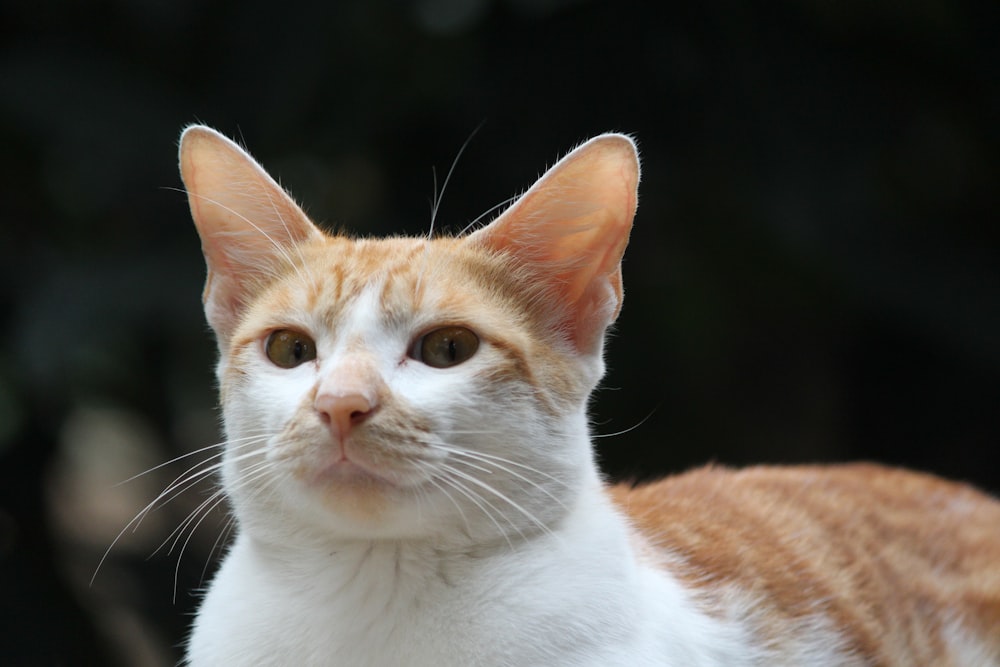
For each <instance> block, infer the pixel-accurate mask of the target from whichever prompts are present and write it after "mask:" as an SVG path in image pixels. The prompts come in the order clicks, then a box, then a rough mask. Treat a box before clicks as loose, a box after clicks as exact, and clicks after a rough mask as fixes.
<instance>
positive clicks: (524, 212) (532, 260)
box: [469, 134, 639, 353]
mask: <svg viewBox="0 0 1000 667" xmlns="http://www.w3.org/2000/svg"><path fill="white" fill-rule="evenodd" d="M638 186H639V156H638V153H637V151H636V148H635V144H634V143H633V141H632V140H631V139H630V138H629V137H627V136H625V135H622V134H604V135H601V136H598V137H595V138H594V139H591V140H590V141H588V142H586V143H584V144H583V145H581V146H580V147H578V148H577V149H576V150H574V151H572V152H571V153H570V154H569V155H567V156H566V157H564V158H563V159H562V160H560V161H559V162H558V163H556V165H555V166H553V167H552V168H551V169H549V170H548V171H547V172H546V173H545V174H544V175H543V176H542V177H541V178H540V179H539V180H538V181H537V182H536V183H535V184H534V185H533V186H532V187H531V188H530V189H529V190H528V191H527V192H526V193H525V194H524V195H523V196H522V197H521V198H520V199H518V200H517V202H515V203H514V204H513V205H512V206H511V207H510V208H508V209H507V210H506V211H504V212H503V214H502V215H500V217H498V218H497V219H496V220H494V221H493V222H492V223H490V224H489V225H487V226H486V227H484V228H483V229H480V230H478V231H476V232H475V233H473V234H471V235H470V236H469V242H470V243H475V244H480V245H482V246H485V247H487V248H490V249H493V250H495V251H499V252H502V253H507V254H511V255H513V257H514V260H515V262H517V263H518V264H520V265H522V266H523V267H524V268H527V269H528V272H529V274H530V275H531V276H532V279H537V280H539V281H541V282H542V283H543V284H544V288H545V289H544V290H543V294H544V297H543V298H544V300H545V301H546V302H547V303H545V304H543V308H545V310H546V312H547V313H550V314H551V316H552V317H554V318H556V320H557V321H556V322H554V326H556V327H557V328H559V329H560V330H561V331H562V332H564V334H565V335H567V336H568V338H569V339H570V340H571V341H572V343H573V344H574V346H575V347H576V348H577V350H578V351H580V352H583V353H596V352H598V351H600V346H601V342H602V341H603V337H604V331H605V329H607V327H608V326H609V325H610V324H611V323H612V322H613V321H614V320H615V318H616V317H617V316H618V312H619V311H620V310H621V304H622V273H621V260H622V255H623V254H624V252H625V246H626V245H628V237H629V232H630V231H631V229H632V218H633V217H634V216H635V208H636V202H637V199H638Z"/></svg>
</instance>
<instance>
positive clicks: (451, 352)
mask: <svg viewBox="0 0 1000 667" xmlns="http://www.w3.org/2000/svg"><path fill="white" fill-rule="evenodd" d="M457 358H458V346H457V345H455V339H454V338H449V339H448V359H450V360H451V361H455V359H457Z"/></svg>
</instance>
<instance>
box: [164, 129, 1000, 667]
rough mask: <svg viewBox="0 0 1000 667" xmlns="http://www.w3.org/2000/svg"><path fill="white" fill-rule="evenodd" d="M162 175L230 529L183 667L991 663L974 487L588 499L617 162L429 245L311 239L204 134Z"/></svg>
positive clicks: (602, 160) (741, 482)
mask: <svg viewBox="0 0 1000 667" xmlns="http://www.w3.org/2000/svg"><path fill="white" fill-rule="evenodd" d="M180 166H181V175H182V180H183V182H184V184H185V187H186V190H187V193H188V197H189V203H190V207H191V212H192V216H193V218H194V222H195V225H196V227H197V230H198V232H199V234H200V237H201V241H202V249H203V251H204V256H205V260H206V263H207V265H208V279H207V282H206V287H205V292H204V306H205V313H206V317H207V319H208V322H209V324H210V325H211V327H212V329H213V330H214V332H215V335H216V338H217V341H218V346H219V363H218V367H217V376H218V382H219V388H220V396H221V398H220V400H221V405H222V411H223V418H224V426H225V434H226V437H227V443H228V444H227V445H226V448H225V451H224V456H223V462H222V464H221V477H222V481H221V484H222V489H223V490H224V492H225V494H226V495H227V496H228V499H229V502H230V504H231V508H232V512H233V515H234V517H235V521H236V524H237V529H236V535H235V539H234V541H233V542H232V544H231V546H230V547H229V548H228V551H227V553H226V554H225V556H224V558H223V561H222V563H221V566H220V569H219V570H218V572H217V573H216V575H215V576H214V578H213V580H212V581H211V583H210V585H209V587H208V590H207V593H206V594H205V597H204V599H203V600H202V601H201V604H200V609H199V611H198V613H197V616H196V619H195V622H194V625H193V630H192V633H191V636H190V639H189V642H188V645H187V656H186V660H187V662H188V664H190V665H193V666H195V667H203V666H207V665H212V666H215V665H227V666H233V665H254V666H261V665H297V666H302V665H335V666H344V667H366V666H372V667H376V666H380V667H388V666H397V665H409V666H413V667H450V666H454V667H470V666H489V667H501V666H504V667H526V666H528V667H530V666H545V667H571V666H572V667H615V666H620V667H625V666H628V667H641V666H653V665H655V666H681V667H691V666H696V665H797V666H799V665H810V666H815V665H1000V503H998V502H997V501H996V500H994V499H991V498H990V497H988V496H987V495H985V494H983V493H981V492H979V491H976V490H974V489H972V488H970V487H968V486H965V485H962V484H959V483H954V482H948V481H944V480H941V479H938V478H935V477H932V476H929V475H925V474H920V473H915V472H905V471H901V470H896V469H891V468H886V467H880V466H878V465H875V464H857V465H831V466H801V467H795V466H789V467H752V468H747V469H743V470H730V469H726V468H723V467H718V466H712V467H707V468H702V469H698V470H694V471H691V472H688V473H685V474H680V475H677V476H673V477H668V478H666V479H665V480H662V481H660V482H656V483H651V484H647V485H642V486H638V487H636V488H631V487H630V486H628V485H618V486H610V485H608V484H606V483H605V482H604V480H603V479H602V477H601V474H600V473H599V471H598V468H597V465H596V464H595V460H594V455H593V452H592V448H591V442H590V436H589V428H588V420H587V402H588V398H589V395H590V393H591V391H592V390H593V389H594V387H595V385H596V384H597V382H598V381H599V380H600V378H601V376H602V374H603V372H604V362H603V357H602V355H603V348H604V340H605V333H606V329H607V328H608V327H609V325H611V323H612V322H613V321H614V320H615V319H616V317H617V315H618V312H619V310H620V308H621V306H622V272H621V261H622V256H623V253H624V251H625V246H626V244H627V242H628V238H629V234H630V230H631V226H632V221H633V217H634V214H635V210H636V204H637V192H638V183H639V160H638V154H637V151H636V148H635V144H634V143H633V141H632V140H631V139H630V138H629V137H626V136H623V135H620V134H606V135H602V136H598V137H596V138H594V139H591V140H590V141H588V142H586V143H584V144H582V145H580V146H579V147H577V148H576V149H575V150H573V151H572V152H570V153H569V154H568V155H567V156H566V157H564V158H563V159H562V160H560V161H559V162H558V163H557V164H555V165H554V166H553V167H552V168H551V169H549V170H548V171H547V172H546V173H545V174H544V175H543V176H542V177H541V178H540V179H539V180H538V181H537V182H536V183H535V184H534V185H533V186H532V187H531V188H530V189H529V190H527V191H526V192H525V193H524V194H523V195H522V196H521V197H520V198H518V199H517V200H516V201H515V203H513V204H512V205H511V206H509V207H508V208H507V210H506V211H505V212H503V213H502V214H501V215H499V216H498V217H497V218H496V219H495V220H493V221H492V222H491V223H489V224H487V225H485V226H482V227H481V228H479V229H476V230H475V231H472V232H471V233H462V234H459V235H457V236H454V237H449V236H440V237H435V238H430V237H428V238H385V239H353V238H348V237H346V236H343V235H332V234H328V233H326V232H323V231H321V230H320V229H319V228H318V227H317V226H316V225H315V224H313V223H312V222H311V221H310V220H309V218H308V217H307V216H306V215H305V213H303V211H302V209H300V208H299V206H298V205H297V204H296V203H295V202H294V201H293V200H292V198H291V197H290V196H289V195H288V194H287V193H286V192H285V191H283V190H282V188H281V187H279V186H278V185H277V183H276V182H275V181H274V180H272V179H271V178H270V177H269V176H268V175H267V173H266V172H265V171H264V170H263V169H262V168H261V167H260V166H259V165H258V164H257V163H256V162H255V161H254V160H253V159H252V158H251V157H250V156H249V155H248V154H247V153H246V152H245V151H244V150H243V149H242V148H240V147H239V146H237V145H236V144H235V143H233V142H232V141H230V140H229V139H227V138H225V137H224V136H222V135H221V134H219V133H217V132H216V131H214V130H212V129H209V128H207V127H204V126H197V125H196V126H190V127H188V128H187V129H186V130H185V131H184V133H183V135H182V138H181V144H180Z"/></svg>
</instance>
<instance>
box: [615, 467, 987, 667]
mask: <svg viewBox="0 0 1000 667" xmlns="http://www.w3.org/2000/svg"><path fill="white" fill-rule="evenodd" d="M610 493H611V495H612V497H613V499H614V500H615V502H616V503H617V504H618V505H619V506H620V507H621V508H622V509H623V510H624V511H625V513H626V514H627V515H628V516H629V517H630V518H631V520H632V522H633V525H634V526H635V527H636V528H637V529H638V531H639V532H640V533H641V534H642V536H643V537H644V538H645V543H646V544H648V545H649V546H652V547H653V551H652V552H650V553H649V554H648V555H649V556H650V557H653V558H658V559H660V561H661V562H662V563H663V566H664V567H667V568H669V569H670V571H671V572H672V574H673V575H674V576H676V577H677V578H678V579H679V580H680V581H681V582H682V583H683V584H684V585H685V586H686V587H687V588H688V589H689V590H691V591H692V592H693V594H694V595H695V597H696V599H698V600H700V601H701V602H703V603H704V604H705V605H706V608H708V609H709V611H710V613H716V614H719V615H726V616H732V615H733V614H736V615H737V616H743V617H745V619H746V621H747V622H748V623H749V624H750V625H751V626H752V627H753V628H754V630H755V631H756V632H759V633H760V636H762V637H764V638H766V639H768V640H769V641H774V642H777V643H779V644H780V643H781V642H782V641H784V640H785V638H786V637H787V636H788V634H789V629H790V628H794V627H799V628H802V627H808V626H810V624H815V623H820V624H821V625H827V626H829V627H830V628H832V629H833V630H835V631H836V632H837V633H839V634H840V636H841V637H842V638H843V640H844V642H845V643H846V645H847V646H846V648H848V649H849V650H850V651H851V652H853V653H854V654H855V655H857V656H859V657H860V658H862V662H863V664H878V665H881V664H886V665H890V664H892V665H895V664H935V665H947V664H955V665H997V664H1000V502H998V501H997V500H996V499H993V498H991V497H989V496H987V495H986V494H983V493H981V492H979V491H977V490H975V489H973V488H972V487H969V486H967V485H964V484H959V483H955V482H949V481H945V480H942V479H939V478H936V477H933V476H930V475H925V474H920V473H914V472H907V471H902V470H897V469H892V468H886V467H881V466H877V465H868V464H857V465H843V466H800V467H754V468H747V469H744V470H729V469H726V468H719V467H707V468H701V469H698V470H694V471H692V472H688V473H686V474H683V475H677V476H674V477H670V478H667V479H665V480H662V481H660V482H657V483H654V484H648V485H643V486H639V487H636V488H631V487H629V486H625V485H619V486H616V487H613V488H611V489H610Z"/></svg>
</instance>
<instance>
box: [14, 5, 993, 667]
mask: <svg viewBox="0 0 1000 667" xmlns="http://www.w3.org/2000/svg"><path fill="white" fill-rule="evenodd" d="M668 7H671V6H670V5H662V4H660V3H637V2H630V1H628V0H622V1H619V2H600V1H597V0H594V1H585V0H541V1H532V0H410V1H408V2H405V1H399V2H335V1H334V2H311V3H310V2H305V3H274V2H264V1H261V0H243V1H242V2H196V1H195V0H134V1H130V2H126V1H124V0H122V1H119V2H114V1H109V0H98V1H96V2H87V3H81V2H73V1H71V0H30V1H29V0H24V1H17V0H14V1H11V0H5V2H4V3H3V4H2V5H0V35H2V41H0V146H2V151H3V160H2V162H0V169H2V173H0V176H2V178H0V183H2V186H0V187H2V197H0V223H2V227H0V318H2V319H0V322H2V326H0V586H2V589H0V590H2V591H3V593H2V594H0V614H2V619H0V662H3V663H4V664H7V665H87V664H99V665H104V664H108V665H115V664H119V665H170V664H173V663H174V662H175V661H176V660H177V659H178V657H179V654H180V653H179V648H178V645H179V642H181V641H182V638H183V634H184V630H185V628H186V626H187V624H188V622H189V614H190V613H191V611H192V609H193V606H194V603H195V601H196V597H195V595H194V594H193V593H192V591H193V590H194V589H196V588H197V587H198V586H199V585H200V582H201V581H202V580H203V578H204V577H205V576H206V574H210V573H211V571H212V567H213V547H214V553H215V554H217V553H218V545H217V544H216V539H217V538H218V537H219V535H220V532H221V531H222V527H223V525H224V521H225V517H224V515H221V514H220V513H215V514H213V515H212V516H210V517H209V518H208V519H206V520H205V521H204V522H203V523H202V524H201V525H200V526H199V527H198V528H197V530H194V531H193V536H192V537H191V538H190V541H189V542H187V540H188V535H189V534H192V531H190V530H187V529H185V530H182V531H181V533H180V534H181V537H180V540H179V541H178V542H177V543H176V544H174V548H173V549H172V553H167V551H168V550H170V547H171V542H172V541H173V536H172V534H171V531H172V530H174V529H175V528H177V527H178V526H180V525H181V522H182V521H183V520H184V518H185V517H186V516H188V514H189V512H191V511H192V510H194V509H195V508H196V507H197V506H198V504H199V503H201V502H202V501H204V500H206V499H207V498H209V496H208V495H207V494H208V493H209V491H208V490H205V489H193V490H191V491H189V492H187V493H185V494H182V495H181V496H180V497H178V498H176V499H174V500H172V501H171V502H169V503H167V504H166V505H165V506H164V507H162V508H161V509H159V510H157V511H156V512H152V513H150V514H149V516H148V517H147V519H146V520H145V521H144V522H143V523H142V525H141V527H140V528H139V529H138V530H136V531H135V532H132V531H131V530H129V531H126V532H125V533H124V534H123V535H122V538H121V539H120V540H119V541H118V542H117V543H116V545H115V547H114V548H113V549H112V550H111V552H110V554H109V556H108V558H107V559H106V560H105V561H104V563H103V565H102V566H101V569H100V572H99V573H98V575H97V577H96V580H95V581H94V583H93V584H92V585H91V584H90V583H89V581H90V579H91V576H92V575H93V574H94V572H95V570H96V568H97V565H98V562H99V561H100V559H101V556H102V554H103V552H104V551H105V549H106V548H107V547H108V546H109V545H110V544H111V543H112V542H113V541H114V540H115V536H116V535H117V534H118V532H119V531H120V530H121V529H122V528H124V527H125V526H126V525H127V524H128V522H129V520H130V519H132V518H133V517H134V516H135V515H136V514H137V512H138V511H139V510H140V509H141V508H142V507H143V506H144V505H145V504H146V503H148V502H150V501H151V500H153V498H155V496H156V494H157V493H158V492H159V491H160V490H162V489H163V488H164V487H165V486H166V485H167V484H168V483H169V481H170V480H171V479H173V478H174V477H175V476H176V475H178V474H181V473H182V472H183V471H184V470H185V469H186V468H187V467H188V465H189V464H186V463H185V461H188V459H184V460H181V461H178V462H177V463H174V464H172V465H170V466H166V467H164V468H161V469H155V470H153V471H152V472H151V473H149V474H148V475H145V476H143V477H140V478H139V479H137V480H134V481H131V482H128V483H126V484H119V482H122V481H123V480H126V479H128V478H129V477H131V476H133V475H135V474H137V473H139V472H142V471H143V470H146V469H149V468H152V467H153V466H156V465H157V464H158V463H161V462H164V461H167V460H169V459H172V458H174V457H176V456H179V455H181V454H183V453H185V452H190V451H192V450H195V449H197V448H200V447H204V446H206V445H210V444H212V443H214V442H216V441H217V439H218V432H217V415H216V412H215V397H214V395H213V376H212V371H211V366H212V363H213V357H214V344H213V342H212V340H211V338H210V336H209V333H208V330H207V327H206V326H205V324H204V321H203V319H202V314H201V306H200V298H199V297H200V291H201V283H202V280H203V271H204V269H203V265H202V259H201V254H200V251H199V242H198V239H197V236H196V234H195V231H194V228H193V225H192V224H191V222H190V219H189V216H188V211H187V204H186V201H185V198H184V196H183V195H182V194H181V193H179V192H178V191H177V190H176V188H178V187H179V186H180V181H179V178H178V176H177V169H176V158H175V153H176V139H177V136H178V134H179V132H180V130H181V128H182V127H183V126H184V125H185V124H187V123H190V122H193V121H202V122H205V123H208V124H210V125H213V126H214V127H216V128H218V129H220V130H221V131H223V132H225V133H227V134H229V135H231V136H235V137H237V138H238V139H240V140H242V141H245V142H246V144H247V145H248V146H249V147H250V150H251V151H252V152H253V153H254V154H255V155H256V156H257V157H258V158H259V159H260V160H261V161H262V162H263V164H264V165H265V166H266V167H267V168H268V169H269V170H270V171H271V172H272V173H273V174H275V175H276V176H278V177H280V179H281V181H282V183H283V184H284V185H286V186H287V187H289V188H290V189H291V191H292V192H293V193H294V194H295V195H296V196H297V197H298V198H299V199H300V200H302V201H304V202H305V203H306V205H307V207H308V210H309V211H310V213H311V214H312V215H313V216H314V217H315V218H316V219H317V220H320V221H323V222H326V223H330V224H336V225H339V226H343V227H344V228H347V229H350V230H354V231H356V232H358V233H359V234H363V235H382V234H387V233H422V232H424V231H426V229H427V226H428V223H429V218H430V205H429V201H430V199H431V197H432V194H433V190H434V185H433V183H434V181H433V176H432V168H433V169H436V172H437V175H438V182H439V183H440V181H441V176H442V175H443V174H444V173H445V172H447V170H448V168H449V166H450V165H451V162H452V159H453V158H454V156H455V155H456V153H457V152H458V150H459V148H460V147H461V146H462V144H463V142H465V141H466V139H467V138H468V137H469V136H470V134H471V133H472V132H473V130H475V128H476V127H478V126H479V125H480V124H483V126H482V128H481V129H480V130H479V132H478V133H477V134H476V135H475V137H474V138H473V139H472V141H471V142H470V143H469V146H468V148H467V150H466V151H465V154H464V155H463V156H462V159H461V162H460V163H459V164H458V166H457V168H456V169H455V173H454V176H453V178H452V181H451V184H450V185H449V187H448V190H447V193H446V194H445V197H444V201H443V203H442V205H441V210H440V216H439V222H440V223H443V224H445V225H449V226H451V227H452V228H461V227H462V226H464V225H465V224H466V223H467V222H468V221H470V220H472V219H473V218H475V217H476V216H478V215H479V214H480V213H482V212H483V211H485V210H486V209H488V208H489V207H491V206H493V205H494V204H497V203H498V202H501V201H503V200H504V199H506V198H507V197H509V196H510V195H512V194H515V193H516V192H519V191H521V190H522V189H524V188H525V187H527V186H528V185H530V184H531V183H532V182H533V180H534V178H535V177H536V176H538V175H539V174H540V173H541V171H542V170H543V169H544V168H545V167H546V166H547V165H550V164H552V162H553V161H554V160H555V159H557V158H558V157H559V156H560V155H561V154H562V153H564V152H565V151H567V150H568V149H569V148H571V147H573V146H574V145H575V144H576V143H577V142H579V141H581V140H583V139H586V138H588V137H589V136H592V135H594V134H596V133H599V132H602V131H607V130H619V131H625V132H630V133H634V135H635V136H636V137H637V138H638V141H639V145H640V147H641V150H642V153H643V156H644V160H645V161H644V168H643V183H642V187H641V197H640V206H639V214H638V217H637V219H636V226H635V231H634V233H633V237H632V245H631V247H630V249H629V251H628V254H627V257H626V263H625V284H626V292H627V297H626V301H625V309H624V311H623V313H622V316H621V319H620V321H619V324H618V327H617V331H616V333H615V335H614V338H613V339H612V341H611V344H610V347H609V351H608V360H609V368H610V372H609V375H608V377H607V379H606V381H605V383H604V386H603V388H602V389H601V390H600V391H599V393H598V394H597V396H596V397H595V401H594V406H593V408H594V409H593V414H594V420H595V425H596V430H597V432H598V433H601V434H606V435H608V437H604V438H600V439H598V440H597V444H598V448H599V452H600V456H601V460H602V462H603V464H604V466H605V468H606V470H607V471H608V472H609V473H610V474H611V475H612V476H613V477H615V478H619V479H624V478H645V477H648V476H655V475H660V474H662V473H665V472H670V471H679V470H683V469H685V468H688V467H691V466H693V465H696V464H699V463H702V462H706V461H717V462H722V463H732V464H746V463H751V462H798V461H842V460H850V459H874V460H879V461H885V462H890V463H895V464H904V465H908V466H912V467H916V468H920V469H925V470H931V471H935V472H938V473H941V474H944V475H948V476H952V477H957V478H961V479H966V480H970V481H972V482H975V483H977V484H979V485H981V486H983V487H986V488H988V489H991V490H993V491H998V490H1000V448H998V444H1000V417H998V405H1000V225H998V224H997V223H998V219H997V211H998V208H997V203H998V194H997V192H998V187H997V183H998V176H1000V173H998V166H1000V164H998V157H1000V136H998V128H1000V114H998V111H1000V67H998V65H1000V57H998V56H1000V54H998V43H1000V40H997V34H998V29H1000V21H998V18H1000V17H998V10H1000V5H998V4H997V3H995V2H983V3H982V4H978V5H977V4H971V3H965V2H957V1H956V2H953V1H945V0H914V1H912V2H872V3H869V2H822V1H811V2H810V1H805V0H785V1H781V0H771V1H769V2H736V1H732V0H705V1H703V2H698V3H690V5H689V6H688V7H686V8H684V9H681V10H678V9H673V8H670V9H668ZM625 431H627V433H623V432H625ZM191 527H192V526H188V528H191ZM164 540H167V542H166V545H165V546H164V548H162V549H160V550H157V546H158V545H160V544H161V542H163V541H164ZM185 544H186V549H184V554H183V558H179V556H178V552H179V551H180V550H181V548H182V547H183V546H184V545H185Z"/></svg>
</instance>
